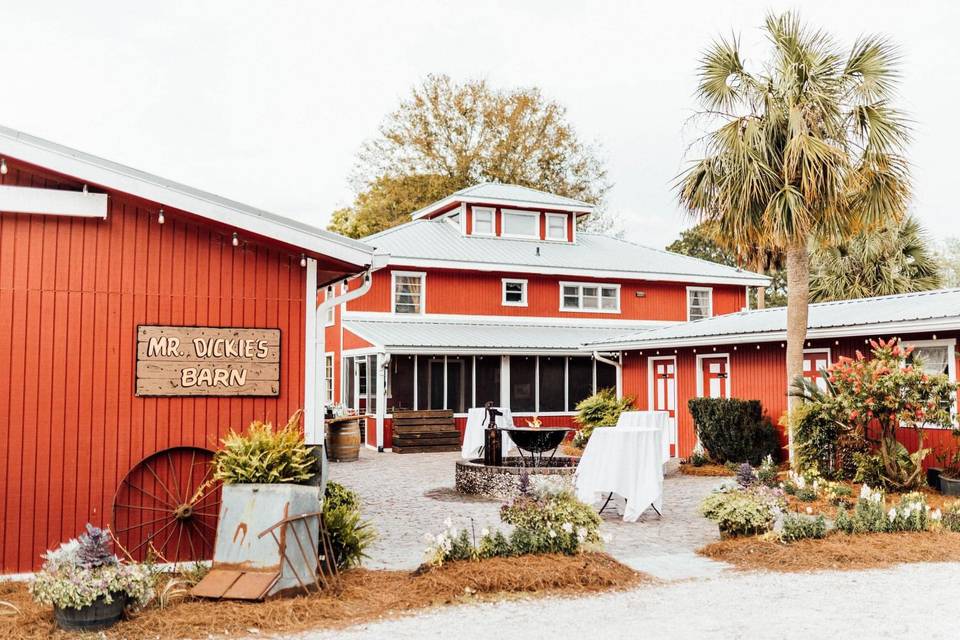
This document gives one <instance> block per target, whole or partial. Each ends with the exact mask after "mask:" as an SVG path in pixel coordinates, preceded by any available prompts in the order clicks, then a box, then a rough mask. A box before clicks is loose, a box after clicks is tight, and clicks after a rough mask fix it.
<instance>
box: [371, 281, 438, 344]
mask: <svg viewBox="0 0 960 640" xmlns="http://www.w3.org/2000/svg"><path fill="white" fill-rule="evenodd" d="M397 276H405V277H411V278H420V311H418V312H417V313H397ZM426 310H427V273H426V272H425V271H391V272H390V313H391V314H392V315H394V316H413V317H416V316H422V315H424V314H425V313H426ZM368 342H369V341H368Z"/></svg>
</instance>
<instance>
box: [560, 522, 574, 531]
mask: <svg viewBox="0 0 960 640" xmlns="http://www.w3.org/2000/svg"><path fill="white" fill-rule="evenodd" d="M560 528H561V529H563V530H564V532H565V533H573V523H572V522H564V523H563V525H562V526H561V527H560Z"/></svg>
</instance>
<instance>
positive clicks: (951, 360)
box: [901, 338, 957, 429]
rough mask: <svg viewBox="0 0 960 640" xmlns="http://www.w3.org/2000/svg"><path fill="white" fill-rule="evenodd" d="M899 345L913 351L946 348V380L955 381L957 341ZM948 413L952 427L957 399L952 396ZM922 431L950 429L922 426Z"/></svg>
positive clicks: (955, 415) (941, 340) (927, 341)
mask: <svg viewBox="0 0 960 640" xmlns="http://www.w3.org/2000/svg"><path fill="white" fill-rule="evenodd" d="M901 344H902V345H903V346H904V347H913V348H914V349H917V348H923V347H946V348H947V378H949V379H950V382H956V381H957V339H956V338H940V339H938V340H903V341H901ZM950 413H951V415H952V416H953V423H954V426H956V424H957V397H956V394H954V397H953V402H951V403H950ZM923 428H924V429H949V428H950V427H941V426H939V425H933V424H924V425H923Z"/></svg>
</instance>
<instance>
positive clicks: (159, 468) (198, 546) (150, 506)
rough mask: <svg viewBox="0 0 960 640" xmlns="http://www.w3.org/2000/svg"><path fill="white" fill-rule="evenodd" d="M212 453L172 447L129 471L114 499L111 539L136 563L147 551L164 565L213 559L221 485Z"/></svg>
mask: <svg viewBox="0 0 960 640" xmlns="http://www.w3.org/2000/svg"><path fill="white" fill-rule="evenodd" d="M212 460H213V452H212V451H209V450H207V449H202V448H200V447H172V448H170V449H164V450H162V451H158V452H157V453H154V454H153V455H151V456H150V457H148V458H146V459H145V460H142V461H140V463H139V464H137V466H135V467H134V468H133V469H131V470H130V471H129V472H128V473H127V475H126V477H125V478H124V479H123V481H122V482H121V483H120V488H119V489H117V494H116V496H114V499H113V521H112V528H113V533H114V535H116V536H117V540H119V541H120V544H121V545H123V547H124V548H125V549H126V550H127V551H128V552H129V553H130V555H131V556H133V558H134V559H135V560H143V559H145V558H146V557H147V555H148V554H149V552H150V551H151V550H155V551H156V552H157V553H158V554H159V555H160V559H161V560H164V561H167V562H187V561H196V560H209V559H211V558H212V557H213V547H214V540H215V538H216V533H217V516H218V514H219V510H220V482H219V481H215V480H214V479H213V477H212V476H213V465H212V464H211V462H212Z"/></svg>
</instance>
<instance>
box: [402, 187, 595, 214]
mask: <svg viewBox="0 0 960 640" xmlns="http://www.w3.org/2000/svg"><path fill="white" fill-rule="evenodd" d="M459 202H470V203H486V204H499V205H504V206H510V205H513V206H516V207H545V208H547V209H559V210H561V211H575V212H578V213H589V212H591V211H593V209H594V207H595V205H592V204H590V203H589V202H584V201H582V200H575V199H574V198H567V197H564V196H558V195H556V194H554V193H547V192H546V191H540V190H539V189H531V188H530V187H521V186H520V185H518V184H500V183H499V182H481V183H480V184H475V185H473V186H470V187H466V188H464V189H460V190H459V191H455V192H453V193H452V194H450V195H449V196H447V197H446V198H443V199H442V200H437V201H436V202H432V203H430V204H428V205H427V206H425V207H423V208H422V209H419V210H417V211H414V212H413V213H412V214H410V217H411V218H413V219H414V220H417V219H419V218H422V217H424V216H429V215H430V214H433V213H437V212H438V211H446V210H447V209H449V208H450V206H451V205H453V204H456V203H459Z"/></svg>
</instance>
